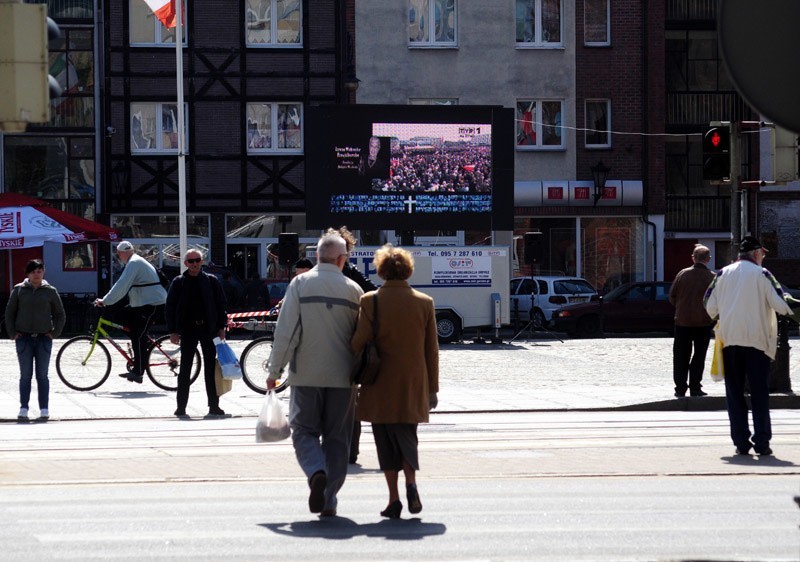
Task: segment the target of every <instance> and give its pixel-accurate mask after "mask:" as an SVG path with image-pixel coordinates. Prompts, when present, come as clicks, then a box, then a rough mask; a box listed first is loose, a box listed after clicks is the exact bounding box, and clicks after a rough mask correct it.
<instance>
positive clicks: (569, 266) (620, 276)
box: [514, 217, 645, 294]
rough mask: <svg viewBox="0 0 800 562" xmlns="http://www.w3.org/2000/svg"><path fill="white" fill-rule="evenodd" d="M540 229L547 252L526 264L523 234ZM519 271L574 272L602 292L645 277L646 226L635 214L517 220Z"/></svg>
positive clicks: (516, 266) (519, 273)
mask: <svg viewBox="0 0 800 562" xmlns="http://www.w3.org/2000/svg"><path fill="white" fill-rule="evenodd" d="M526 232H541V233H542V237H543V240H544V255H543V256H541V260H540V261H539V262H538V263H536V264H533V265H529V264H526V260H525V253H524V252H525V247H524V240H523V238H524V235H525V233H526ZM514 241H515V244H514V276H517V277H519V276H528V275H574V276H576V277H583V278H584V279H586V280H588V281H589V282H590V283H591V284H592V285H593V286H594V287H595V288H596V289H597V291H598V292H600V293H601V294H604V293H607V292H608V291H610V290H611V289H614V288H616V287H618V286H620V285H622V284H623V283H629V282H632V281H642V280H644V279H645V271H644V267H645V266H644V264H645V248H644V229H643V228H642V223H641V221H640V220H639V219H638V218H636V217H611V218H607V217H580V218H554V219H550V218H530V217H519V218H517V219H516V220H515V225H514Z"/></svg>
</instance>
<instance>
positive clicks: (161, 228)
mask: <svg viewBox="0 0 800 562" xmlns="http://www.w3.org/2000/svg"><path fill="white" fill-rule="evenodd" d="M111 228H115V229H117V232H119V233H120V236H121V237H122V238H123V239H125V240H131V241H133V239H136V238H162V237H165V236H168V237H175V238H177V237H178V236H180V225H179V224H178V215H113V216H112V217H111ZM209 232H210V228H209V225H208V215H188V216H187V217H186V234H187V236H190V237H201V238H208V236H209Z"/></svg>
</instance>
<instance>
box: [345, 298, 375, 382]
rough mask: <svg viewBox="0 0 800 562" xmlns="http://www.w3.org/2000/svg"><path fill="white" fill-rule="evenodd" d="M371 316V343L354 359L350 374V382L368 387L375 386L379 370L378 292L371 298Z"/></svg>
mask: <svg viewBox="0 0 800 562" xmlns="http://www.w3.org/2000/svg"><path fill="white" fill-rule="evenodd" d="M372 302H373V305H372V306H373V313H372V314H373V316H372V341H370V342H367V344H366V345H365V346H364V349H363V350H362V351H361V355H360V356H359V357H357V358H356V362H355V364H354V365H353V370H352V371H351V372H350V382H352V383H353V384H360V385H361V386H368V385H371V384H375V381H376V380H377V378H378V371H380V368H381V356H380V353H378V346H377V345H376V343H375V342H376V340H377V338H378V292H377V291H375V294H374V295H373V296H372Z"/></svg>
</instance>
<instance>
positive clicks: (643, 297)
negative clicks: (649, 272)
mask: <svg viewBox="0 0 800 562" xmlns="http://www.w3.org/2000/svg"><path fill="white" fill-rule="evenodd" d="M670 285H672V283H669V282H665V281H659V282H642V283H626V284H625V285H621V286H619V287H617V288H616V289H614V290H613V291H611V292H609V293H608V294H607V295H605V296H604V297H602V299H600V301H599V302H587V303H582V304H574V305H569V306H565V307H562V308H560V309H559V310H557V311H556V312H554V313H553V329H554V330H556V331H559V332H566V333H568V334H569V335H571V336H582V337H589V336H597V335H600V334H602V333H603V332H668V333H670V334H671V333H672V331H673V327H674V322H675V307H674V306H672V305H671V304H670V302H669V288H670Z"/></svg>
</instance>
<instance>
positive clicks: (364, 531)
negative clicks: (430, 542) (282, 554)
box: [259, 517, 447, 541]
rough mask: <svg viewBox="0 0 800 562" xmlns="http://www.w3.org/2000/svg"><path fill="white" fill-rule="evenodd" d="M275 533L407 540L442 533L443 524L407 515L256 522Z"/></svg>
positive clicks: (324, 537) (315, 536)
mask: <svg viewBox="0 0 800 562" xmlns="http://www.w3.org/2000/svg"><path fill="white" fill-rule="evenodd" d="M259 526H261V527H264V528H266V529H269V530H270V531H272V532H273V533H276V534H278V535H284V536H290V537H297V538H323V539H334V540H343V539H352V538H353V537H359V536H365V537H381V538H385V539H390V540H398V541H409V540H420V539H424V538H425V537H431V536H435V535H443V534H444V533H445V531H446V530H447V527H446V526H445V525H444V524H442V523H423V522H422V520H421V519H419V518H418V517H414V518H411V519H387V520H384V521H379V522H377V523H366V524H363V525H359V524H358V523H356V522H355V521H353V520H352V519H347V518H346V517H325V518H322V519H319V520H317V521H296V522H294V523H259Z"/></svg>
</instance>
